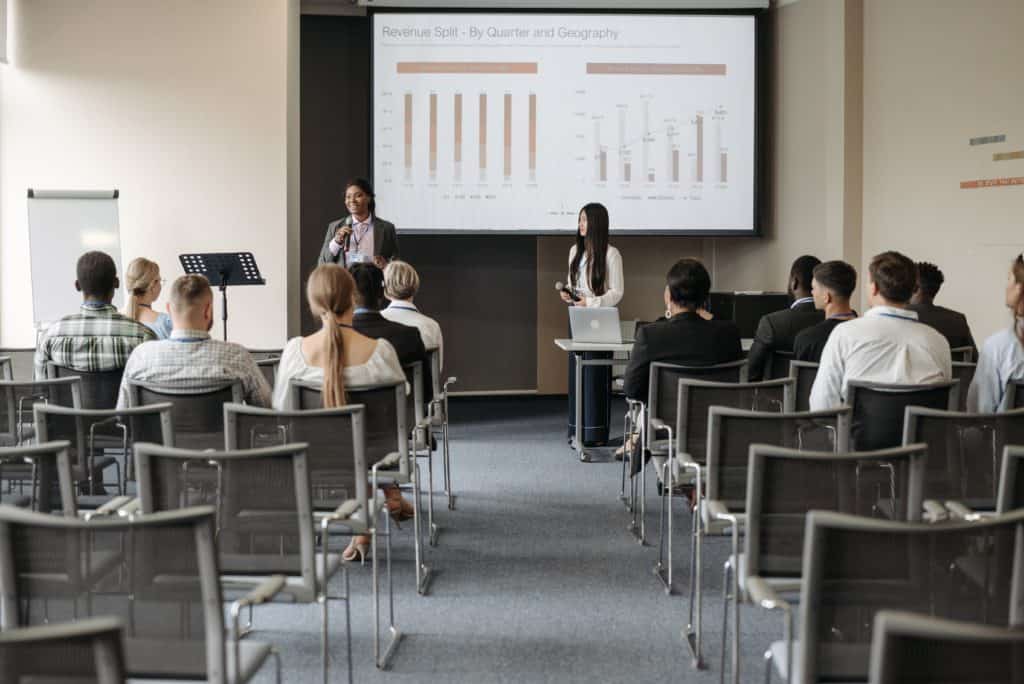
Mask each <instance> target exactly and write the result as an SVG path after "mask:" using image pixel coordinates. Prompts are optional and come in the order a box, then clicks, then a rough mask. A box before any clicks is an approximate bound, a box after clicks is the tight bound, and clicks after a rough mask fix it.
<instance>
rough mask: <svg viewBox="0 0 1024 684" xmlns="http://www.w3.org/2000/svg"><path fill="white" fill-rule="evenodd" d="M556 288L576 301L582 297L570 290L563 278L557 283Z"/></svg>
mask: <svg viewBox="0 0 1024 684" xmlns="http://www.w3.org/2000/svg"><path fill="white" fill-rule="evenodd" d="M555 289H556V290H558V291H559V292H564V293H565V294H567V295H569V297H570V298H571V299H572V301H574V302H578V301H580V298H579V297H578V296H576V293H575V292H573V291H572V290H570V289H569V288H568V287H566V286H565V283H563V282H562V281H561V280H559V281H558V282H557V283H555Z"/></svg>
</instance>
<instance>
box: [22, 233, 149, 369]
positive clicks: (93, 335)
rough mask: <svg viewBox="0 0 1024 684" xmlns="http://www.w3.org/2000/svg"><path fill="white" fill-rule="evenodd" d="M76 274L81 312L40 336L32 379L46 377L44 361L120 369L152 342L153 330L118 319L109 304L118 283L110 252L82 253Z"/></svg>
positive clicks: (119, 317) (66, 364) (62, 320)
mask: <svg viewBox="0 0 1024 684" xmlns="http://www.w3.org/2000/svg"><path fill="white" fill-rule="evenodd" d="M76 271H77V273H76V278H77V280H75V289H76V290H78V291H79V292H81V293H82V308H81V309H80V310H79V312H78V313H76V314H71V315H69V316H65V317H64V318H62V319H60V320H59V321H57V322H56V323H54V324H53V325H52V326H50V328H49V329H48V330H47V331H46V332H45V333H43V337H42V339H40V340H39V344H38V345H37V346H36V354H35V360H34V365H35V376H36V378H37V379H42V378H45V377H46V364H47V362H52V363H55V364H57V365H58V366H63V367H65V368H70V369H72V370H77V371H84V372H98V371H109V370H117V369H118V368H124V365H125V363H126V362H127V361H128V357H129V355H130V354H131V353H132V350H133V349H135V347H137V346H139V345H140V344H142V343H143V342H146V341H148V340H153V339H156V335H154V334H153V331H151V330H150V329H149V328H147V327H146V326H144V325H142V324H141V323H138V322H136V321H133V320H132V319H130V318H128V317H127V316H122V315H121V314H120V313H118V311H117V309H115V308H114V305H113V304H111V302H112V301H114V291H115V290H116V289H117V288H118V285H119V283H118V280H117V266H115V265H114V260H113V259H111V258H110V255H109V254H105V253H104V252H86V253H85V254H83V255H82V256H81V257H79V258H78V264H77V266H76Z"/></svg>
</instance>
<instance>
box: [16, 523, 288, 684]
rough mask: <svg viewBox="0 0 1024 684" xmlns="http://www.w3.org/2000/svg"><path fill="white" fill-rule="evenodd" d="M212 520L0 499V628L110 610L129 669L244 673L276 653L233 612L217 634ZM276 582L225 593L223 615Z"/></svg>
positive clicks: (219, 675)
mask: <svg viewBox="0 0 1024 684" xmlns="http://www.w3.org/2000/svg"><path fill="white" fill-rule="evenodd" d="M215 518H216V513H215V511H214V509H213V508H211V507H200V508H190V509H186V510H180V511H173V512H167V513H154V514H152V515H145V516H139V517H136V518H134V519H131V518H129V517H119V516H104V517H99V518H94V519H93V520H88V521H87V520H82V519H79V518H70V517H58V516H53V515H47V514H44V513H34V512H30V511H23V510H20V509H16V508H11V507H9V506H4V507H0V540H2V542H0V543H2V546H3V549H2V552H0V607H2V609H0V623H2V624H0V628H2V629H3V631H4V633H6V632H7V631H8V630H14V629H17V628H21V627H28V626H34V625H40V624H43V623H46V622H56V621H64V620H71V619H73V618H85V617H93V616H100V615H105V616H110V617H115V618H118V619H120V620H121V622H122V623H123V624H124V625H125V632H124V640H125V641H124V643H125V649H124V654H125V670H126V671H127V674H128V676H129V677H132V678H150V679H161V680H165V681H166V680H168V679H181V680H189V679H191V680H196V679H199V680H202V681H206V682H213V683H216V684H229V683H230V684H234V683H236V682H246V681H249V680H250V679H251V678H252V677H253V675H255V673H256V672H257V671H258V670H259V669H260V668H261V666H262V665H263V664H264V663H265V662H266V661H267V659H268V658H269V657H271V656H272V655H273V656H274V657H275V658H276V654H273V653H272V648H271V646H270V645H269V644H266V643H261V642H258V641H255V640H253V639H245V640H244V641H239V639H238V634H239V625H238V620H237V618H234V619H233V625H232V633H231V639H230V640H227V639H226V638H225V632H226V630H225V624H224V612H223V608H222V605H221V601H222V596H221V587H220V583H219V582H218V581H217V551H216V546H217V543H218V542H219V539H218V538H217V526H216V521H215ZM281 582H283V580H282V579H280V578H277V579H276V580H275V582H274V584H269V583H268V584H267V585H265V586H263V587H260V590H259V591H256V592H253V593H252V594H249V595H246V596H244V597H242V598H241V599H239V600H237V601H235V602H234V603H233V604H232V606H231V611H230V612H231V614H232V616H236V615H238V613H239V611H240V610H241V609H242V608H243V607H245V606H247V605H250V604H253V603H260V602H262V600H263V595H264V594H265V593H267V592H269V591H270V590H271V589H272V588H273V586H276V584H278V583H281ZM280 675H281V669H280V663H279V662H278V663H277V681H278V682H280V681H281V677H280ZM4 681H7V680H4Z"/></svg>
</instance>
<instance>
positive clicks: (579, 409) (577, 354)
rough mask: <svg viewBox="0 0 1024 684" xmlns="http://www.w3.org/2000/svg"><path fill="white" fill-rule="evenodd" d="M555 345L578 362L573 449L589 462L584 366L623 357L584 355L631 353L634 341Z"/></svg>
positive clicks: (607, 363) (610, 362)
mask: <svg viewBox="0 0 1024 684" xmlns="http://www.w3.org/2000/svg"><path fill="white" fill-rule="evenodd" d="M752 342H753V340H751V339H749V338H744V339H743V340H742V346H743V351H744V352H747V351H750V345H751V343H752ZM555 346H556V347H558V348H559V349H561V350H562V351H566V352H569V353H570V354H572V358H573V360H574V362H575V363H576V372H575V373H574V374H573V378H574V379H575V385H576V395H575V396H576V401H575V402H574V404H573V411H574V412H575V416H576V420H575V425H576V430H575V434H574V435H573V439H572V442H573V449H575V450H576V453H577V454H578V455H579V457H580V460H581V461H583V462H589V461H590V456H589V455H588V454H587V452H586V450H585V449H584V448H583V399H582V396H583V367H584V366H615V365H618V364H620V363H622V359H614V358H613V359H584V358H582V355H583V354H584V353H585V352H613V353H614V352H625V353H626V354H631V353H632V352H633V342H632V341H630V342H574V341H573V340H568V339H564V338H557V339H555Z"/></svg>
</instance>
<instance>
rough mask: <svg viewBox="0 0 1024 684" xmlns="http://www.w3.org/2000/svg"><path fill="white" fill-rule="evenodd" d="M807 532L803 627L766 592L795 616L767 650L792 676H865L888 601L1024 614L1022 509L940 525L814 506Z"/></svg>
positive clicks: (970, 614) (998, 615)
mask: <svg viewBox="0 0 1024 684" xmlns="http://www.w3.org/2000/svg"><path fill="white" fill-rule="evenodd" d="M805 534H806V536H805V539H804V556H803V581H802V583H801V589H800V608H799V623H798V625H797V631H794V629H793V625H792V611H793V609H792V607H791V606H790V604H789V603H787V602H786V601H785V600H784V599H783V598H782V597H781V596H779V595H778V593H776V592H773V591H771V590H770V589H766V590H765V592H764V593H763V594H761V595H759V597H758V600H759V602H760V603H761V604H762V605H772V606H776V607H779V608H781V609H783V610H784V611H785V613H786V616H787V617H786V627H787V629H786V638H785V639H784V640H783V641H778V642H775V643H773V644H772V646H771V648H770V649H769V651H768V653H767V654H766V661H767V665H768V667H769V669H770V668H772V665H773V664H774V666H775V668H776V669H777V670H778V671H779V674H780V675H781V676H782V677H783V678H784V679H787V680H791V681H794V682H822V681H844V682H850V681H861V682H863V681H867V679H868V663H869V650H870V644H871V641H872V636H873V635H872V624H873V620H874V616H875V614H876V613H878V612H879V611H881V610H886V609H894V610H907V611H913V612H927V613H928V614H930V615H932V616H934V617H939V618H947V619H952V620H965V621H969V622H975V623H981V624H986V625H991V626H1000V627H1009V626H1014V627H1016V626H1019V625H1020V624H1021V623H1022V621H1024V616H1022V615H1021V609H1020V606H1019V601H1018V600H1017V599H1018V597H1020V596H1021V591H1024V586H1022V584H1024V573H1021V572H1020V566H1021V562H1022V561H1021V557H1022V555H1024V548H1021V547H1022V545H1024V511H1015V512H1013V513H1008V514H1006V515H1002V516H995V517H992V518H986V519H983V520H980V521H977V522H949V523H944V524H941V525H930V524H927V523H920V522H894V521H890V520H875V519H871V518H865V517H860V516H852V515H846V514H842V513H833V512H826V511H812V512H811V513H809V514H808V517H807V528H806V533H805ZM795 634H799V635H800V640H799V641H795V637H794V635H795Z"/></svg>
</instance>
